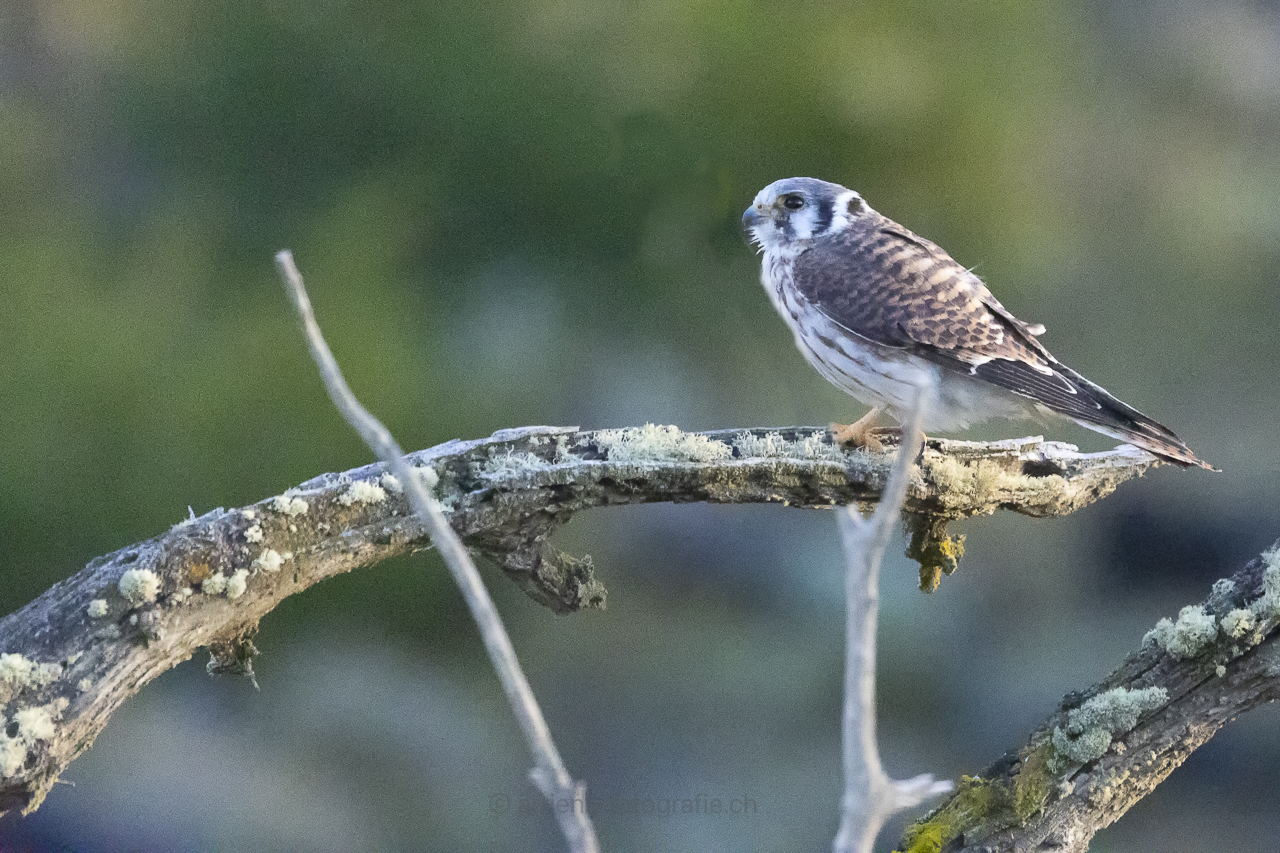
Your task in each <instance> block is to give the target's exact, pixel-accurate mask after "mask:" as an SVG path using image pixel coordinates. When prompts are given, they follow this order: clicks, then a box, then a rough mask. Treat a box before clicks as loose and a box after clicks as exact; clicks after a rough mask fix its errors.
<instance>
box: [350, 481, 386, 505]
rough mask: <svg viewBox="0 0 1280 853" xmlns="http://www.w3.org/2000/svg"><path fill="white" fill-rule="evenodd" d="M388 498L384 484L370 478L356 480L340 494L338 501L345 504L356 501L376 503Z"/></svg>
mask: <svg viewBox="0 0 1280 853" xmlns="http://www.w3.org/2000/svg"><path fill="white" fill-rule="evenodd" d="M386 499H387V493H386V491H385V490H384V489H383V488H382V486H379V485H377V484H375V483H370V482H369V481H368V480H356V481H355V482H354V483H352V484H351V486H350V487H349V488H348V489H347V490H346V491H345V492H343V493H342V494H341V495H339V496H338V503H340V504H342V505H343V506H351V505H352V504H354V503H362V504H376V503H382V502H383V501H385V500H386Z"/></svg>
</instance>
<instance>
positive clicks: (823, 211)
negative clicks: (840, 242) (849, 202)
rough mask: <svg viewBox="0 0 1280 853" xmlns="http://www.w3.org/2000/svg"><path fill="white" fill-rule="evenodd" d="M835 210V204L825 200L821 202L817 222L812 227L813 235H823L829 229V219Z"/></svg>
mask: <svg viewBox="0 0 1280 853" xmlns="http://www.w3.org/2000/svg"><path fill="white" fill-rule="evenodd" d="M834 210H835V203H834V202H833V201H832V200H831V199H829V198H827V199H823V200H822V204H820V205H818V222H817V224H816V225H815V226H814V229H813V233H814V234H825V233H827V229H828V228H830V227H831V217H832V215H833V213H834Z"/></svg>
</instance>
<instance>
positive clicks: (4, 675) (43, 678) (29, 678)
mask: <svg viewBox="0 0 1280 853" xmlns="http://www.w3.org/2000/svg"><path fill="white" fill-rule="evenodd" d="M61 674H62V667H60V666H59V665H58V664H56V663H36V662H35V661H33V660H29V659H27V658H25V657H23V656H22V655H18V654H0V683H3V684H5V685H7V686H9V687H11V688H13V689H14V690H22V689H24V688H27V687H44V686H45V685H46V684H49V683H50V682H53V681H55V680H57V678H58V676H59V675H61ZM5 701H7V699H6V700H5Z"/></svg>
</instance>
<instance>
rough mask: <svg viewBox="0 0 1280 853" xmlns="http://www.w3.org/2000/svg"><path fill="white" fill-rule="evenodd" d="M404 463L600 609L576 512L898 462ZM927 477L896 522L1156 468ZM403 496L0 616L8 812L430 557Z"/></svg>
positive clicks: (819, 445)
mask: <svg viewBox="0 0 1280 853" xmlns="http://www.w3.org/2000/svg"><path fill="white" fill-rule="evenodd" d="M406 458H407V459H408V460H409V461H410V462H411V463H412V464H413V465H415V466H417V467H418V468H419V469H420V470H421V474H420V476H422V477H424V478H425V479H426V481H427V482H428V483H430V484H432V486H433V490H434V493H435V497H436V498H437V500H439V502H440V503H441V505H442V506H443V507H444V509H445V511H446V513H447V515H448V517H449V523H450V525H451V526H452V527H453V529H454V530H455V531H456V532H457V533H458V534H459V535H460V536H462V537H463V539H464V540H465V541H466V542H467V544H468V545H469V546H470V547H471V548H473V549H474V550H478V551H481V552H483V553H486V554H488V555H489V556H491V557H492V558H493V559H495V561H497V562H498V563H499V565H501V566H502V567H503V569H504V570H505V571H506V572H507V573H508V574H509V575H511V576H512V577H513V578H515V579H516V580H517V581H519V582H520V583H521V584H522V585H523V586H524V587H525V589H526V590H528V591H529V592H530V594H531V595H533V596H534V597H535V598H537V599H538V600H540V601H543V602H544V603H547V604H549V605H551V606H553V607H554V608H555V609H557V610H561V611H567V610H574V609H578V608H580V607H584V606H600V605H602V604H603V601H604V590H603V587H602V586H600V584H599V583H598V581H596V580H595V579H594V577H593V575H592V571H591V565H590V561H589V560H575V559H573V558H568V557H565V556H564V555H562V554H560V553H559V552H557V551H556V550H555V549H554V548H553V547H551V546H550V545H549V544H548V542H547V538H548V536H549V535H550V534H551V532H552V531H553V530H554V529H555V528H556V527H557V526H558V525H560V524H562V523H564V522H565V521H567V520H568V519H569V517H570V516H571V515H572V514H573V513H575V512H578V511H580V510H583V509H587V508H590V507H600V506H613V505H617V504H632V503H647V502H656V501H675V502H688V501H711V502H716V503H760V502H778V503H783V504H786V505H793V506H818V507H828V506H833V505H838V504H846V503H849V502H850V501H861V502H872V501H875V500H876V499H877V498H878V496H879V494H880V490H881V488H882V486H883V484H884V482H885V480H886V478H887V474H888V466H889V462H890V461H891V459H892V453H886V454H868V453H866V452H864V451H846V450H844V449H842V448H839V447H836V446H833V445H832V444H831V442H830V438H829V435H828V433H827V430H825V429H819V428H811V427H794V428H787V429H778V430H766V429H750V430H722V431H718V432H708V433H683V432H681V431H680V430H678V429H676V428H675V427H655V426H653V425H647V426H645V427H641V428H634V429H620V430H597V431H594V432H591V431H581V430H579V429H577V428H576V427H525V428H520V429H511V430H501V431H499V432H497V433H495V434H494V435H493V436H491V437H490V438H487V439H480V440H475V441H458V440H455V441H450V442H447V443H445V444H442V445H439V446H437V447H434V448H431V449H428V450H424V451H420V452H418V453H413V454H409V455H408V456H407V457H406ZM921 462H922V464H921V465H920V466H919V467H918V468H917V469H916V470H915V471H914V472H913V477H912V484H911V489H910V495H909V498H908V501H907V509H908V511H910V512H914V513H922V514H925V515H927V516H928V517H929V518H932V519H941V520H943V521H946V520H950V519H956V518H963V517H966V516H971V515H977V514H982V513H991V512H994V511H995V510H996V509H997V508H1001V507H1003V508H1007V509H1012V510H1015V511H1018V512H1023V513H1026V514H1029V515H1035V516H1046V515H1060V514H1064V513H1067V512H1070V511H1072V510H1074V509H1077V508H1079V507H1081V506H1084V505H1085V504H1087V503H1089V502H1091V501H1093V500H1095V499H1097V498H1099V497H1102V496H1104V495H1106V494H1108V493H1110V492H1111V491H1112V490H1114V489H1115V488H1116V486H1117V485H1118V484H1119V483H1121V482H1122V481H1124V480H1126V479H1129V478H1131V477H1135V476H1138V475H1140V474H1142V473H1143V472H1144V471H1145V470H1146V469H1147V468H1149V467H1150V466H1152V465H1153V464H1156V460H1155V459H1154V458H1153V457H1151V456H1150V455H1149V454H1146V453H1143V452H1142V451H1140V450H1137V449H1135V448H1132V447H1128V446H1121V447H1119V448H1117V449H1116V450H1114V451H1111V452H1107V453H1098V454H1081V453H1077V452H1075V449H1074V448H1072V447H1070V446H1069V445H1063V444H1057V443H1053V442H1044V441H1042V440H1040V439H1021V440H1018V441H1008V442H996V443H992V444H982V443H976V442H951V441H930V442H929V445H928V447H927V448H926V450H925V452H924V454H923V457H922V460H921ZM399 488H400V484H399V482H398V481H396V480H395V478H393V477H388V476H387V475H386V473H385V469H384V466H383V465H381V464H373V465H366V466H364V467H361V468H356V469H353V470H351V471H347V472H345V473H342V474H325V475H322V476H320V477H316V478H315V479H312V480H309V481H307V482H306V483H303V484H301V485H300V486H298V487H296V488H294V489H290V490H289V491H287V492H286V493H284V494H283V495H280V496H276V497H271V498H267V499H265V500H262V501H259V502H258V503H256V504H253V505H251V506H248V507H243V508H240V509H231V510H225V509H217V510H214V511H212V512H209V513H206V514H205V515H204V516H201V517H200V518H191V519H188V520H187V521H184V522H182V523H181V524H178V525H176V526H175V527H174V528H173V529H171V530H170V531H168V532H167V533H165V534H164V535H161V536H158V537H156V538H154V539H151V540H149V541H147V542H142V543H138V544H135V545H130V546H129V547H127V548H123V549H121V550H119V551H116V552H115V553H113V554H108V555H106V556H103V557H99V558H97V559H95V560H93V561H91V562H90V563H89V564H88V565H87V566H86V567H85V568H84V569H82V570H81V571H80V572H78V573H77V574H75V575H74V576H72V577H70V578H68V579H67V580H65V581H62V582H60V583H58V584H56V585H55V586H54V587H52V588H51V589H49V590H48V591H47V592H45V593H44V594H43V595H41V596H40V597H39V598H38V599H36V600H35V601H33V602H32V603H30V604H28V605H27V606H26V607H24V608H22V609H21V610H19V611H17V612H15V613H12V614H10V615H9V616H7V617H5V618H4V619H3V620H0V701H2V702H3V705H4V716H5V719H4V723H5V726H4V733H3V734H0V813H2V812H4V811H9V810H12V809H23V810H24V811H31V810H33V809H35V808H37V807H38V806H39V804H40V802H41V800H42V799H43V798H44V796H45V794H46V793H47V792H48V791H49V789H50V788H51V787H52V785H53V784H54V783H55V782H56V780H57V778H58V775H59V774H60V773H61V772H62V771H63V769H65V767H66V766H67V764H69V763H70V762H71V761H72V760H73V759H74V758H75V757H76V756H77V755H79V754H80V753H82V752H84V751H85V750H86V749H88V748H89V746H90V745H91V744H92V743H93V740H94V738H95V737H96V736H97V734H98V733H99V732H100V731H101V730H102V728H103V727H104V726H105V725H106V723H107V720H108V719H109V718H110V716H111V714H112V713H113V712H114V711H115V709H116V708H118V707H119V706H120V705H121V704H122V703H123V702H124V701H125V700H126V699H128V698H129V697H130V696H131V695H133V694H134V693H135V692H137V691H138V690H139V689H140V688H141V687H142V686H143V685H144V684H146V683H147V682H148V681H150V680H152V679H153V678H155V677H156V676H158V675H160V674H161V673H163V672H166V671H167V670H169V669H170V668H172V667H173V666H176V665H177V664H178V663H181V662H182V661H185V660H187V659H188V658H190V657H191V655H192V654H194V652H195V651H196V650H197V649H199V648H201V647H209V648H210V649H211V650H212V652H213V655H214V660H213V661H211V663H210V668H211V670H218V669H231V670H239V671H245V670H246V669H249V664H251V660H252V652H253V649H252V644H251V643H250V642H249V638H250V637H251V636H252V634H253V632H254V631H255V629H256V627H257V624H258V620H259V619H261V618H262V617H263V616H264V615H266V614H267V613H269V612H270V611H271V610H272V609H273V608H274V607H275V606H276V605H277V604H279V603H280V601H281V600H283V599H284V598H285V597H287V596H289V595H293V594H294V593H297V592H301V591H302V590H304V589H306V588H307V587H309V586H312V585H313V584H316V583H318V582H320V581H322V580H324V579H325V578H328V577H331V576H333V575H336V574H340V573H342V572H348V571H351V570H352V569H355V568H359V567H362V566H367V565H371V564H373V563H376V562H378V561H380V560H383V559H386V558H388V557H391V556H394V555H397V554H401V553H404V552H406V551H410V550H419V549H423V548H425V547H427V546H428V537H427V534H426V531H425V530H424V529H423V527H422V525H421V524H420V523H419V522H418V521H417V520H416V518H415V517H414V515H413V513H412V511H411V509H410V507H409V505H408V503H407V501H406V500H405V499H404V496H403V495H402V494H401V493H400V492H399V491H398V490H399ZM249 671H251V669H250V670H249Z"/></svg>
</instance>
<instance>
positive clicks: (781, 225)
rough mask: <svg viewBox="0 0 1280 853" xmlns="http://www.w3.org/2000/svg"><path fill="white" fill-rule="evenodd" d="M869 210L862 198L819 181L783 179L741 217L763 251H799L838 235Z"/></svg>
mask: <svg viewBox="0 0 1280 853" xmlns="http://www.w3.org/2000/svg"><path fill="white" fill-rule="evenodd" d="M864 210H866V204H864V203H863V201H862V196H860V195H858V194H857V193H856V192H854V191H853V190H851V189H848V188H847V187H842V186H840V185H839V184H833V183H829V182H827V181H820V180H818V179H817V178H783V179H782V180H780V181H774V182H773V183H771V184H769V186H767V187H765V188H764V189H762V190H760V192H759V193H758V194H757V195H756V198H755V201H753V202H752V203H751V206H750V207H748V208H747V210H746V213H744V214H742V229H743V231H744V232H745V233H746V236H747V238H748V239H749V240H750V241H751V242H753V243H755V244H756V245H757V246H759V247H760V248H761V250H763V251H770V250H782V251H786V250H788V249H790V250H793V251H798V250H801V249H803V248H805V247H806V246H808V244H809V242H810V241H812V240H814V239H816V238H818V237H822V236H824V235H827V234H836V233H839V232H840V231H843V230H844V229H845V228H847V227H849V223H850V222H851V221H853V219H854V218H855V217H856V216H857V215H858V214H860V213H862V212H863V211H864Z"/></svg>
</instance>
